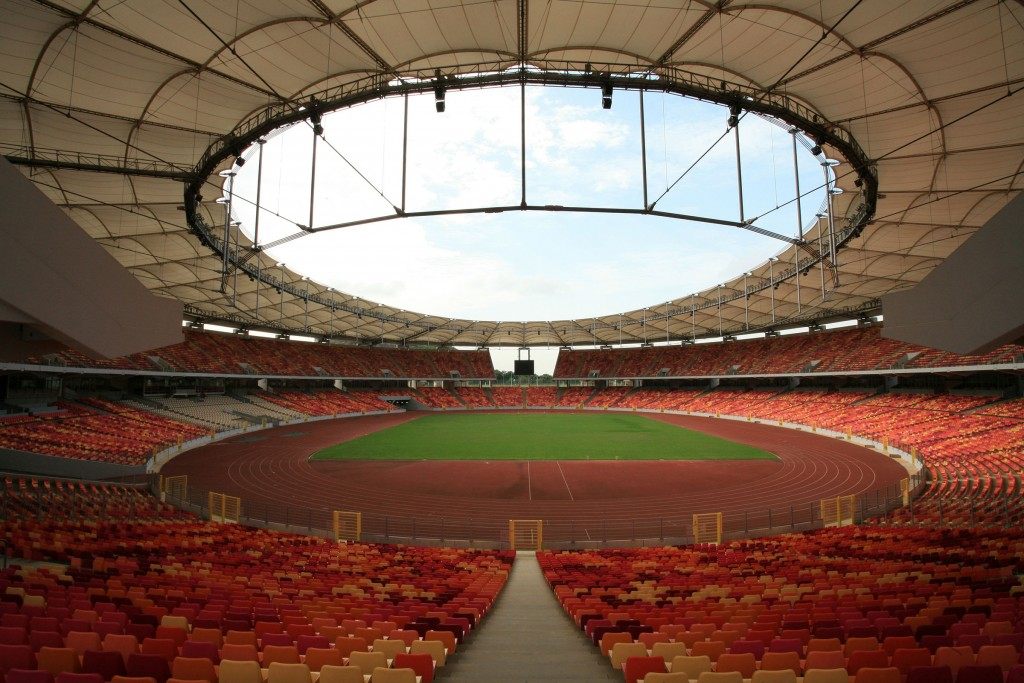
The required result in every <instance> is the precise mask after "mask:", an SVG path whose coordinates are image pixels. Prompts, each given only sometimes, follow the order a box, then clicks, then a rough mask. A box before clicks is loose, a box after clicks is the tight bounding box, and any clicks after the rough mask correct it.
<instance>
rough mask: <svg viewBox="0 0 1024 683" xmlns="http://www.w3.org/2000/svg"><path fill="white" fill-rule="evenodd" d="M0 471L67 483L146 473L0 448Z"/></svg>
mask: <svg viewBox="0 0 1024 683" xmlns="http://www.w3.org/2000/svg"><path fill="white" fill-rule="evenodd" d="M0 470H6V471H8V472H23V473H26V474H39V475H44V476H51V477H65V478H68V479H111V478H114V477H127V476H132V475H138V474H145V473H146V466H145V465H136V466H129V465H115V464H114V463H109V462H93V461H91V460H74V459H72V458H58V457H56V456H53V455H42V454H40V453H26V452H24V451H13V450H10V449H7V448H0Z"/></svg>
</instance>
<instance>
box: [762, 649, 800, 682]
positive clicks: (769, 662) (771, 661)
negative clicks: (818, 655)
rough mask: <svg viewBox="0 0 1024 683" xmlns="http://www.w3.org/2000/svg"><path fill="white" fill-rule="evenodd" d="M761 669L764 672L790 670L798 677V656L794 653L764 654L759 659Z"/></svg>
mask: <svg viewBox="0 0 1024 683" xmlns="http://www.w3.org/2000/svg"><path fill="white" fill-rule="evenodd" d="M761 668H762V669H763V670H765V671H782V670H784V669H790V670H792V671H793V673H795V674H796V675H798V676H799V675H800V671H801V669H800V655H798V654H797V653H795V652H765V653H764V655H763V656H762V657H761Z"/></svg>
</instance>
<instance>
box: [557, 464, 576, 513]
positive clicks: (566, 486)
mask: <svg viewBox="0 0 1024 683" xmlns="http://www.w3.org/2000/svg"><path fill="white" fill-rule="evenodd" d="M555 464H556V465H558V473H559V474H561V475H562V482H563V483H564V484H565V490H566V491H567V492H568V493H569V500H571V501H572V502H574V503H575V502H576V499H575V498H573V497H572V489H571V488H569V480H568V479H566V478H565V472H564V471H563V470H562V463H560V462H559V461H557V460H556V461H555Z"/></svg>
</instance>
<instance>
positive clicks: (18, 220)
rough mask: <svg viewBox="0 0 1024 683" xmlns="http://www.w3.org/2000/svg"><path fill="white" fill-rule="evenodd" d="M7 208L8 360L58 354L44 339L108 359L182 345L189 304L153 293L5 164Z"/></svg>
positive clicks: (0, 338) (1, 185)
mask: <svg viewBox="0 0 1024 683" xmlns="http://www.w3.org/2000/svg"><path fill="white" fill-rule="evenodd" d="M0 205H2V206H3V207H4V210H3V211H0V242H2V244H3V245H4V254H3V256H2V257H0V258H2V260H3V261H2V264H0V321H5V322H6V323H8V324H7V325H4V326H2V329H0V361H18V360H21V359H23V358H24V357H25V356H26V355H28V354H31V353H38V352H40V351H41V352H43V353H46V352H48V351H49V350H51V349H50V348H49V347H48V346H47V345H46V344H47V343H46V342H37V343H33V342H34V340H33V338H32V337H33V336H37V337H38V336H39V335H38V333H42V334H43V335H45V336H46V337H49V338H51V339H53V340H56V341H59V342H62V343H65V344H67V345H68V346H71V347H73V348H76V349H79V350H80V351H82V352H84V353H87V354H89V355H91V356H96V357H101V358H102V357H107V358H113V357H116V356H123V355H127V354H130V353H135V352H138V351H146V350H148V349H152V348H157V347H160V346H167V345H170V344H176V343H178V342H180V341H182V339H183V336H182V333H181V317H182V305H181V302H179V301H175V300H172V299H168V298H165V297H158V296H156V295H154V294H152V293H150V291H149V290H148V289H146V287H144V286H143V285H142V283H140V282H139V281H138V280H137V279H135V276H134V275H132V274H131V273H130V272H128V270H127V269H125V268H124V267H123V266H121V264H120V263H118V262H117V260H116V259H114V257H112V256H111V255H110V254H108V253H107V251H106V249H104V248H103V247H102V246H100V244H99V243H98V242H96V241H95V240H94V239H93V238H91V237H90V236H89V235H87V234H86V233H85V231H84V230H82V228H81V227H80V226H79V225H78V224H77V223H75V222H74V221H72V220H71V219H70V218H69V217H68V216H67V215H66V214H65V213H64V212H63V211H62V210H61V209H60V208H58V207H57V205H55V204H54V203H53V202H52V201H50V199H49V198H48V197H47V196H46V195H44V194H43V193H42V192H40V191H39V189H38V188H37V187H36V186H35V185H34V184H33V183H32V182H31V181H30V180H28V178H26V177H25V176H24V175H22V173H21V172H20V171H19V170H18V169H17V168H15V167H14V166H12V165H11V164H10V163H9V162H8V161H7V160H6V159H3V158H0ZM50 346H52V342H50Z"/></svg>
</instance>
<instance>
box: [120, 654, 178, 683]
mask: <svg viewBox="0 0 1024 683" xmlns="http://www.w3.org/2000/svg"><path fill="white" fill-rule="evenodd" d="M125 670H126V671H127V675H128V676H132V677H140V676H145V677H148V678H152V679H153V680H155V681H156V683H166V681H167V679H168V678H170V677H171V669H170V667H169V666H168V664H167V658H166V657H164V656H163V655H159V654H141V653H139V654H133V655H128V662H127V664H126V665H125Z"/></svg>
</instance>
